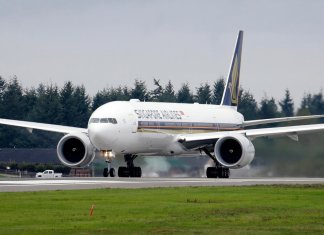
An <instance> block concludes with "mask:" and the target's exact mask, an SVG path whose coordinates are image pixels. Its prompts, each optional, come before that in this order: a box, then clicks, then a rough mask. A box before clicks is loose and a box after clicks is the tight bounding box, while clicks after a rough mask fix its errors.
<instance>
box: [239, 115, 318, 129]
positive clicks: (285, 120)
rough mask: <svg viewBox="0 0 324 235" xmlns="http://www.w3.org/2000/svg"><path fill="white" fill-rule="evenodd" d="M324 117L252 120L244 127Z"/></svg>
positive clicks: (245, 122) (245, 123) (246, 122)
mask: <svg viewBox="0 0 324 235" xmlns="http://www.w3.org/2000/svg"><path fill="white" fill-rule="evenodd" d="M323 117H324V115H311V116H298V117H283V118H270V119H260V120H251V121H244V122H243V127H246V126H256V125H262V124H269V123H277V122H290V121H299V120H308V119H316V118H323Z"/></svg>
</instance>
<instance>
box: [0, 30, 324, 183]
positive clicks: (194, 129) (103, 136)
mask: <svg viewBox="0 0 324 235" xmlns="http://www.w3.org/2000/svg"><path fill="white" fill-rule="evenodd" d="M242 41H243V31H240V32H239V35H238V38H237V42H236V46H235V50H234V55H233V59H232V63H231V66H230V70H229V74H228V77H227V82H226V85H225V90H224V94H223V98H222V101H221V104H220V105H210V104H177V103H154V102H140V101H139V100H136V99H132V100H130V101H115V102H110V103H107V104H104V105H102V106H101V107H99V108H98V109H97V110H95V111H94V112H93V114H92V115H91V117H90V120H89V123H88V128H87V129H83V128H76V127H68V126H59V125H51V124H43V123H35V122H26V121H17V120H8V119H0V124H4V125H11V126H18V127H24V128H27V129H28V130H30V131H31V130H32V129H39V130H44V131H51V132H58V133H63V134H65V136H63V137H62V139H61V140H60V141H59V143H58V145H57V154H58V158H59V159H60V161H61V162H62V163H63V164H64V165H66V166H69V167H84V166H87V165H89V164H90V163H91V162H92V161H93V159H94V157H95V152H96V151H100V153H101V155H102V156H103V157H105V158H106V161H107V163H108V167H107V168H105V169H104V176H106V177H107V176H108V175H109V176H111V177H114V176H115V170H114V168H111V167H110V163H111V161H112V160H113V158H114V157H115V155H124V158H125V162H126V165H127V166H125V167H119V168H118V176H119V177H141V175H142V171H141V168H140V167H136V166H134V162H133V161H134V159H135V158H136V157H137V156H143V155H148V156H154V155H160V156H173V155H188V154H197V153H199V152H204V153H205V154H206V155H207V156H209V157H210V158H211V159H212V160H213V161H214V163H215V165H214V166H213V167H209V168H207V172H206V175H207V177H208V178H217V177H219V178H228V177H229V175H230V170H229V169H237V168H242V167H244V166H246V165H248V164H250V163H251V161H252V160H253V158H254V155H255V150H254V146H253V144H252V142H251V141H252V140H254V139H255V138H257V137H261V136H288V137H290V138H292V139H293V140H298V135H299V134H303V133H312V132H316V131H322V130H324V124H316V125H299V126H288V127H275V128H259V129H247V130H245V129H244V127H247V126H256V125H260V124H267V123H275V122H285V121H294V120H302V119H311V118H320V117H324V115H314V116H301V117H289V118H274V119H263V120H253V121H245V120H244V117H243V115H242V114H241V113H239V112H237V106H238V104H239V100H238V94H239V81H240V76H239V75H240V65H241V52H242Z"/></svg>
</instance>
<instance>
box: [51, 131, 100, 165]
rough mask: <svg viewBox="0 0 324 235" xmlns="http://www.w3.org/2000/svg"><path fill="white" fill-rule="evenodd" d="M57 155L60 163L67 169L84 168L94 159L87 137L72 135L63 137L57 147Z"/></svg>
mask: <svg viewBox="0 0 324 235" xmlns="http://www.w3.org/2000/svg"><path fill="white" fill-rule="evenodd" d="M57 155H58V158H59V159H60V161H61V162H62V163H63V164H64V165H66V166H69V167H84V166H87V165H89V164H90V163H91V162H92V161H93V159H94V157H95V148H94V147H93V145H92V144H91V142H90V139H89V137H88V136H87V135H85V134H83V133H72V134H68V135H65V136H63V138H62V139H61V140H60V142H59V143H58V145H57Z"/></svg>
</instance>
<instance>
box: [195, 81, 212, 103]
mask: <svg viewBox="0 0 324 235" xmlns="http://www.w3.org/2000/svg"><path fill="white" fill-rule="evenodd" d="M196 101H197V102H198V103H199V104H210V103H211V90H210V86H209V84H207V83H205V84H201V85H200V87H198V88H197V95H196Z"/></svg>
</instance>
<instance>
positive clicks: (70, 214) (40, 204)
mask: <svg viewBox="0 0 324 235" xmlns="http://www.w3.org/2000/svg"><path fill="white" fill-rule="evenodd" d="M18 182H19V181H18ZM0 201H1V210H0V234H42V235H43V234H324V223H323V221H324V185H323V184H314V185H309V184H303V185H263V186H262V185H259V186H228V187H224V186H219V187H210V186H208V187H164V188H160V187H158V188H156V187H154V188H136V189H134V188H123V189H120V188H118V189H116V188H103V189H91V190H54V191H38V192H35V191H34V192H9V193H8V192H2V193H0ZM91 209H92V210H91Z"/></svg>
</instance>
